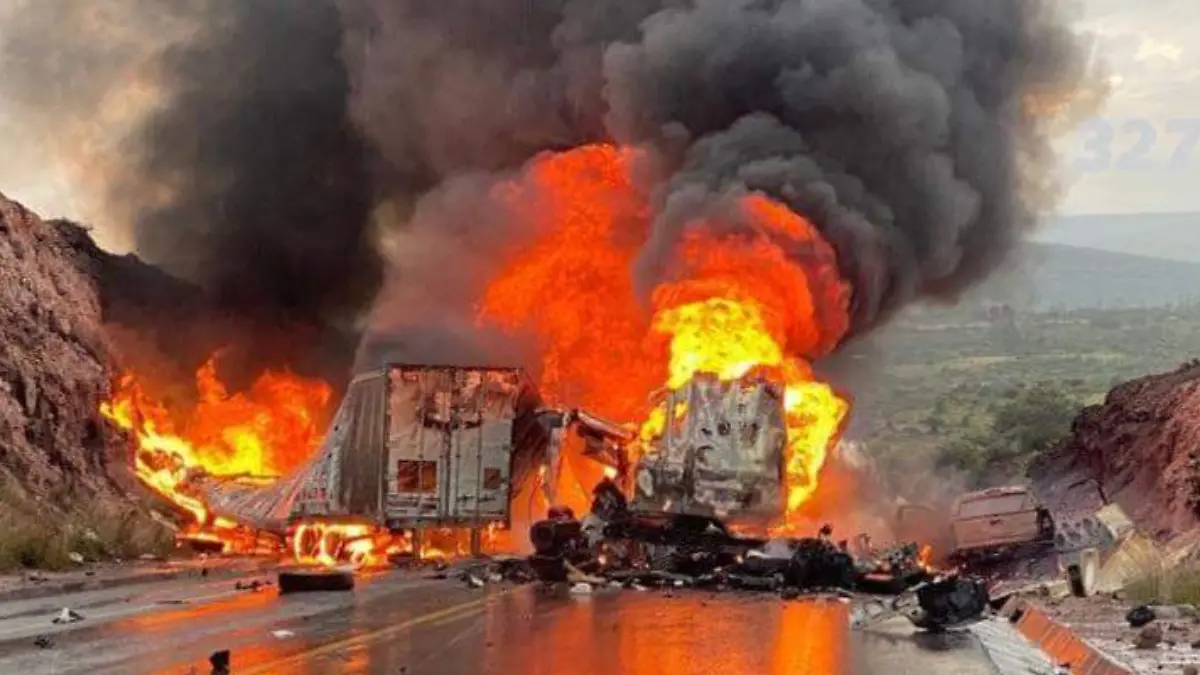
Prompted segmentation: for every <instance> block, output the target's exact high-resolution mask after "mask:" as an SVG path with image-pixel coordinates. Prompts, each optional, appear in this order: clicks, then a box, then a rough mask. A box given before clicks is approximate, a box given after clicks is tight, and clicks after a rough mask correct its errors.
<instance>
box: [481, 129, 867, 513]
mask: <svg viewBox="0 0 1200 675" xmlns="http://www.w3.org/2000/svg"><path fill="white" fill-rule="evenodd" d="M638 159H639V157H638V153H637V151H634V150H631V149H627V148H618V147H615V146H611V145H591V146H584V147H582V148H578V149H575V150H571V151H568V152H565V153H560V154H555V155H547V156H545V157H544V158H542V159H540V160H539V161H537V162H536V163H535V164H534V165H533V166H532V167H531V168H530V169H529V171H528V172H527V173H526V175H525V178H524V179H523V180H522V181H518V182H513V183H508V184H504V185H501V186H500V187H498V188H496V190H495V191H494V194H493V198H495V199H496V200H497V201H498V202H499V203H502V204H503V205H504V207H505V208H507V209H511V210H512V211H513V212H514V214H515V215H516V216H517V217H522V218H528V219H529V220H530V222H531V223H533V224H534V226H535V227H534V229H535V231H536V235H535V238H534V240H533V241H532V242H522V243H521V245H520V246H519V247H516V248H514V250H513V251H512V255H511V257H510V259H509V262H508V264H507V266H506V267H504V269H503V270H502V271H501V272H500V273H499V274H497V275H496V277H495V278H494V279H492V281H491V282H490V283H489V285H488V287H487V290H486V292H485V294H484V298H483V302H482V303H481V305H480V316H481V318H483V319H484V320H488V321H493V322H496V323H499V324H501V325H504V326H508V327H510V328H514V329H515V328H518V327H522V328H526V329H530V330H532V331H533V332H534V333H535V334H536V337H537V338H538V342H539V347H540V348H541V349H542V355H543V356H542V362H541V370H542V377H541V383H542V388H543V393H544V394H545V395H546V396H547V397H549V398H550V399H551V400H552V401H562V402H566V403H571V404H578V405H583V406H585V407H588V408H589V409H592V410H597V411H600V412H602V413H604V414H606V415H610V416H613V417H616V418H617V419H625V420H641V423H640V424H641V426H642V434H641V435H642V437H643V438H647V437H650V436H653V434H654V429H655V428H661V426H662V423H663V420H662V419H661V414H660V415H659V416H658V417H655V416H654V415H653V413H651V411H650V405H649V396H650V394H651V393H652V392H653V391H654V390H656V389H659V388H661V387H663V386H666V387H670V388H677V387H679V386H681V385H683V384H684V383H685V382H686V381H687V380H688V379H689V378H691V377H692V376H693V375H695V374H696V373H699V372H706V373H712V374H715V375H717V376H718V377H720V378H722V379H726V380H729V379H735V378H740V377H742V376H745V375H747V374H749V373H751V372H756V373H761V374H764V375H767V376H768V377H770V378H771V379H773V380H775V381H777V382H779V383H781V384H782V385H783V386H784V387H785V390H786V394H785V406H786V410H787V424H788V447H787V452H786V458H785V464H786V466H785V474H786V480H787V486H788V496H787V513H788V514H789V516H790V515H792V514H796V513H797V512H798V511H799V510H800V508H801V507H802V506H803V505H804V504H805V502H806V501H807V500H809V499H810V498H811V497H812V495H813V493H814V491H815V490H816V486H817V481H818V475H819V473H820V470H821V467H822V466H823V465H824V462H825V458H826V454H827V451H828V449H829V447H830V445H831V444H832V443H833V442H834V441H835V440H836V437H837V434H838V431H839V429H840V426H841V424H842V421H843V420H844V418H845V416H846V414H847V412H848V410H849V405H848V403H847V402H846V400H845V399H843V398H841V397H840V396H839V395H837V394H836V393H835V392H834V391H833V389H831V388H830V387H829V386H828V385H827V384H825V383H822V382H817V381H815V380H814V378H813V373H812V369H811V367H810V365H809V359H813V358H817V357H820V356H822V355H825V354H827V353H829V352H830V351H832V350H833V349H834V348H835V347H836V346H837V344H838V343H839V341H840V340H841V339H842V338H843V337H844V336H845V334H846V332H847V330H848V328H849V321H850V315H849V302H850V288H849V285H848V284H847V283H846V282H845V281H844V280H843V279H842V278H841V276H840V275H839V273H838V269H837V261H836V257H835V255H834V252H833V249H832V247H830V246H829V244H828V243H827V242H825V241H824V239H822V237H821V236H820V233H819V232H818V231H817V230H816V229H815V228H814V227H813V226H812V224H811V223H809V222H808V221H807V220H805V219H804V218H803V217H801V216H799V215H798V214H796V213H795V212H793V211H791V210H790V209H788V208H786V207H785V206H783V205H781V204H779V203H777V202H775V201H773V200H771V199H770V198H768V197H766V196H763V195H761V194H757V193H746V194H744V195H740V196H738V198H737V199H736V200H735V201H734V203H733V205H732V207H731V208H730V209H727V210H728V217H729V218H733V219H737V220H739V221H741V222H742V223H743V224H749V225H750V227H749V229H746V228H739V230H738V233H737V235H736V237H733V236H728V235H723V234H721V232H722V230H723V225H724V223H722V222H712V223H690V224H689V225H690V226H689V227H688V229H687V231H688V235H687V238H686V240H685V241H684V242H683V245H681V246H680V247H678V251H679V256H678V259H677V260H676V261H675V262H676V267H675V269H673V270H671V276H670V279H671V280H670V281H668V282H664V283H662V284H660V285H659V286H657V287H656V288H655V289H654V291H653V293H652V296H651V307H650V311H646V308H645V306H644V304H643V303H642V302H640V301H639V298H638V297H637V295H636V292H635V289H634V287H633V283H632V281H631V274H630V269H631V267H632V266H633V264H634V260H635V257H636V254H637V252H638V249H639V247H640V246H641V243H642V242H643V241H644V240H645V236H646V234H647V232H648V229H649V227H650V224H649V222H650V218H651V217H652V213H651V208H650V205H649V202H648V200H647V199H646V198H645V196H644V195H642V194H641V193H640V192H639V190H638V189H637V187H636V185H635V183H634V181H633V179H632V170H633V167H634V166H635V164H636V162H637V161H638ZM723 215H724V214H718V215H716V216H713V215H710V216H707V217H708V218H714V219H716V220H720V219H721V218H722V217H723ZM797 251H802V252H803V255H797V254H796V252H797ZM597 477H598V476H587V477H582V476H579V477H576V478H577V479H585V478H597ZM557 492H558V493H559V494H567V495H570V494H577V495H578V494H586V491H578V490H576V491H574V492H572V491H571V490H569V489H562V490H558V491H557ZM571 506H573V507H577V508H582V507H585V506H586V504H582V503H580V504H571Z"/></svg>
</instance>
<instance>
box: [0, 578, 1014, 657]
mask: <svg viewBox="0 0 1200 675" xmlns="http://www.w3.org/2000/svg"><path fill="white" fill-rule="evenodd" d="M233 586H234V582H233V581H221V582H209V583H197V582H190V583H188V582H179V583H169V584H156V585H147V586H145V587H141V588H130V589H125V590H123V591H119V592H118V591H106V592H97V593H90V594H88V593H85V594H79V595H76V596H70V597H66V598H48V599H44V600H39V601H24V602H14V603H4V604H3V605H0V674H4V675H8V674H10V673H12V674H19V675H50V674H53V675H70V674H74V673H79V674H83V673H88V674H92V673H96V674H104V673H113V674H120V675H140V674H142V673H196V674H198V675H207V673H208V672H209V666H208V656H209V655H210V654H211V653H212V652H213V651H216V650H220V649H229V650H231V654H232V663H233V671H232V672H233V675H260V674H266V673H272V674H274V673H298V674H308V673H311V674H314V675H316V674H324V673H347V674H376V673H378V674H387V675H397V674H400V673H404V675H476V674H481V675H508V674H510V673H511V674H514V675H516V674H520V675H591V674H593V673H594V674H596V675H691V674H693V673H696V674H702V673H721V674H722V675H742V674H745V675H751V674H753V675H772V674H775V673H778V674H781V675H782V674H784V673H787V674H789V675H791V674H800V673H811V674H812V675H860V674H861V675H906V674H910V673H911V674H912V675H940V674H941V673H946V674H947V675H949V674H951V673H953V675H976V673H978V674H979V675H984V674H985V673H986V674H990V673H992V670H991V668H990V666H989V665H988V662H987V660H986V659H985V657H984V655H983V653H982V651H981V650H980V648H979V646H978V645H977V644H976V643H975V642H974V640H973V638H971V637H970V636H967V635H955V634H951V635H949V636H929V635H923V634H914V633H913V632H912V631H911V630H910V628H909V626H908V624H907V623H905V622H903V621H902V620H901V621H898V622H892V623H888V624H884V625H882V626H879V627H876V628H874V629H872V630H871V631H869V632H863V631H850V630H849V628H848V616H847V607H846V606H845V605H844V604H842V603H841V602H839V601H837V600H798V601H791V602H783V601H781V600H779V599H778V598H774V597H751V596H741V595H733V594H722V595H716V594H709V593H697V592H688V593H663V592H659V591H647V592H642V593H638V592H631V591H623V592H617V591H611V592H607V591H606V592H599V593H596V594H594V595H592V596H585V597H580V596H572V595H569V594H567V593H565V592H557V593H550V592H541V591H537V590H536V589H535V588H533V587H531V586H530V587H522V588H518V589H510V590H504V591H502V590H500V589H488V590H487V591H481V590H472V589H468V588H465V587H464V586H462V585H461V584H459V583H457V582H454V581H448V580H432V579H426V578H423V577H422V576H421V575H419V574H415V573H395V572H394V573H389V574H384V575H378V576H375V577H370V578H365V579H362V580H360V583H359V585H358V588H357V589H356V590H355V591H354V592H351V593H315V594H305V595H294V596H282V597H281V596H279V595H278V594H277V593H276V592H275V590H274V589H267V590H263V591H259V592H248V591H236V590H234V588H233ZM64 603H68V604H70V606H71V607H73V608H75V609H77V610H78V611H79V612H80V613H82V614H83V615H84V616H85V619H84V620H83V621H81V622H78V623H74V624H70V625H67V626H56V625H54V624H52V623H51V619H52V618H53V616H54V615H55V614H56V609H57V608H58V607H61V606H62V604H64ZM279 631H286V632H279ZM38 635H46V636H48V637H49V638H50V639H52V640H53V641H54V646H53V647H51V648H48V649H43V648H39V647H38V646H36V645H35V644H34V641H35V638H36V637H37V636H38Z"/></svg>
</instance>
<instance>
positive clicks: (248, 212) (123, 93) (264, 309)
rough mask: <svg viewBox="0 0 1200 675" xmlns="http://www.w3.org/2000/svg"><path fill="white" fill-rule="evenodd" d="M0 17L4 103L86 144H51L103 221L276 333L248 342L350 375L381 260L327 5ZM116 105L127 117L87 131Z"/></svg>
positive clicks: (63, 6) (91, 8)
mask: <svg viewBox="0 0 1200 675" xmlns="http://www.w3.org/2000/svg"><path fill="white" fill-rule="evenodd" d="M5 18H6V22H5V25H4V27H3V29H2V30H0V59H2V61H0V74H2V76H0V81H3V84H0V90H2V91H3V93H4V94H5V97H6V105H9V106H13V107H15V108H17V109H19V110H20V111H21V114H20V117H21V118H22V119H26V120H29V121H30V125H31V128H34V129H36V130H37V131H38V132H40V133H41V134H44V135H45V136H46V137H47V139H49V138H52V137H53V136H55V135H58V134H63V133H64V132H66V131H71V132H73V133H72V134H70V135H69V136H70V137H72V138H76V139H79V140H83V141H86V143H70V144H62V145H60V144H54V143H52V142H50V141H49V140H48V141H47V143H46V144H45V145H46V150H47V154H48V155H50V156H51V160H50V161H58V162H62V163H68V164H71V163H74V164H81V165H82V166H83V168H84V169H85V170H84V171H83V172H82V173H83V174H84V177H83V180H84V181H85V182H88V183H89V187H93V188H94V189H95V190H96V191H97V192H100V193H102V194H103V201H104V202H105V203H106V204H107V206H108V208H109V209H110V212H109V214H108V216H109V218H108V220H109V221H110V223H109V225H110V226H114V227H124V228H128V235H129V239H130V240H131V241H132V244H133V246H134V248H135V249H136V251H137V253H138V254H139V255H141V256H142V257H144V258H146V259H147V260H149V261H150V262H153V263H156V264H159V265H161V266H162V267H164V268H166V269H167V270H168V271H170V272H172V273H175V274H177V275H179V276H182V277H185V278H187V279H189V280H192V281H195V282H198V283H199V284H201V285H202V286H203V287H204V288H206V289H207V290H208V291H209V293H210V295H211V297H212V298H213V300H214V302H215V303H216V304H217V306H218V307H220V308H222V309H223V310H227V311H228V312H231V313H233V314H235V315H237V316H240V317H245V318H248V319H249V320H250V321H252V322H253V323H255V324H256V325H257V326H259V327H260V328H261V331H259V330H256V331H255V332H256V333H258V334H260V335H267V334H271V333H276V338H278V337H279V335H278V333H283V334H284V335H286V336H288V339H286V340H279V339H274V340H271V342H270V346H268V345H267V344H261V345H256V346H257V347H258V349H259V350H260V351H261V352H262V354H263V359H264V360H268V361H269V360H274V359H273V357H274V355H275V354H285V356H282V358H281V360H282V359H295V360H301V361H302V360H305V359H307V358H309V357H313V356H317V355H318V354H319V358H317V359H316V360H319V361H327V362H330V363H331V364H336V363H338V362H340V363H341V365H340V366H338V365H331V366H329V367H331V368H332V369H333V370H335V371H342V370H344V369H345V367H346V365H347V354H348V353H351V352H352V351H353V345H354V344H355V342H356V337H355V336H354V335H353V333H354V325H353V322H354V321H355V320H356V319H357V316H358V314H359V313H361V312H362V310H363V309H364V307H365V306H366V305H367V304H368V303H369V302H370V299H371V298H372V297H373V295H374V292H375V290H376V288H377V286H378V284H379V281H380V277H381V263H380V260H379V257H378V255H377V253H376V251H375V248H374V245H373V240H372V232H371V227H370V210H371V208H372V207H373V205H374V202H375V199H374V193H373V188H372V181H371V175H370V170H371V158H370V152H369V149H368V147H367V145H366V144H365V143H364V142H363V141H362V139H361V137H360V135H359V133H358V131H357V130H356V128H355V126H354V124H353V123H352V122H351V120H350V119H349V117H348V114H347V106H348V101H349V94H350V79H349V75H348V72H347V68H346V62H345V59H344V55H343V37H344V30H343V25H342V16H341V14H340V12H339V10H338V8H337V7H336V5H335V4H334V3H333V1H332V0H305V1H303V2H301V1H295V0H153V1H151V0H96V1H94V2H73V1H72V0H21V1H19V2H18V4H17V5H16V6H14V7H13V8H10V11H9V15H8V16H6V17H5ZM110 108H111V109H113V110H116V111H130V110H137V111H138V114H136V115H126V118H123V119H120V120H116V121H113V120H105V119H101V120H99V122H101V123H98V121H97V115H98V112H100V111H103V110H106V109H110ZM106 121H108V122H112V123H107V124H106V123H102V122H106ZM117 122H119V123H117ZM33 125H36V126H33ZM114 222H115V225H113V223H114ZM331 350H332V351H334V352H339V351H340V355H338V354H336V353H335V354H332V355H330V354H328V352H329V351H331Z"/></svg>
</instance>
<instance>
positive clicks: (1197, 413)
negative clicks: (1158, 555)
mask: <svg viewBox="0 0 1200 675" xmlns="http://www.w3.org/2000/svg"><path fill="white" fill-rule="evenodd" d="M1029 475H1030V478H1031V479H1032V480H1033V482H1034V486H1035V488H1036V489H1037V490H1038V493H1039V494H1040V495H1041V496H1042V498H1043V499H1044V500H1046V501H1048V502H1049V503H1050V504H1051V505H1052V507H1053V508H1058V509H1086V508H1094V507H1096V506H1098V505H1100V504H1102V503H1105V502H1115V503H1117V504H1119V505H1120V506H1121V508H1123V509H1124V510H1125V512H1126V513H1128V514H1129V516H1130V517H1131V518H1132V519H1133V520H1134V521H1135V522H1136V523H1137V524H1138V526H1139V527H1140V528H1141V529H1142V531H1143V532H1145V533H1147V534H1153V535H1155V536H1159V537H1169V536H1171V535H1174V534H1179V533H1185V532H1190V531H1193V530H1195V529H1196V527H1197V526H1198V525H1200V361H1196V362H1192V363H1187V364H1184V365H1183V366H1181V367H1180V368H1179V369H1177V370H1175V371H1174V372H1171V373H1165V374H1161V375H1151V376H1148V377H1143V378H1140V379H1137V380H1133V381H1131V382H1127V383H1125V384H1122V385H1120V386H1118V387H1116V388H1115V389H1113V390H1112V391H1111V392H1109V394H1108V397H1107V398H1106V399H1105V401H1104V403H1103V404H1101V405H1095V406H1090V407H1088V408H1085V409H1084V410H1083V411H1082V412H1081V413H1080V414H1079V416H1078V417H1077V418H1076V419H1075V421H1074V423H1073V424H1072V428H1071V434H1070V436H1068V437H1067V438H1066V439H1064V440H1063V441H1062V442H1060V443H1059V444H1058V445H1057V446H1055V447H1054V448H1053V449H1052V450H1051V451H1049V452H1047V453H1046V454H1044V455H1043V456H1041V457H1039V458H1038V459H1037V460H1036V461H1035V462H1034V463H1033V464H1032V466H1031V467H1030V471H1029Z"/></svg>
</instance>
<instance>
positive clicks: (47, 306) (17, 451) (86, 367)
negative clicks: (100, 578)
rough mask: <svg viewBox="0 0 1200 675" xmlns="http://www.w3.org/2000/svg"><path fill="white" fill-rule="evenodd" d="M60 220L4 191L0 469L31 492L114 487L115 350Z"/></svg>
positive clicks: (0, 216) (0, 218) (0, 220)
mask: <svg viewBox="0 0 1200 675" xmlns="http://www.w3.org/2000/svg"><path fill="white" fill-rule="evenodd" d="M70 246H71V243H70V241H69V240H68V238H67V237H64V236H63V232H62V231H60V230H59V229H58V228H56V227H54V226H52V225H50V224H47V223H45V222H43V221H41V220H40V219H38V218H37V216H35V215H34V214H32V213H30V212H29V211H27V210H26V209H25V208H23V207H22V206H20V205H19V204H16V203H14V202H11V201H8V200H7V199H5V198H4V197H3V195H0V472H3V473H5V474H8V476H9V477H10V478H12V479H15V483H16V484H17V485H18V486H19V487H21V488H23V489H25V490H27V491H29V492H30V493H32V494H34V495H44V494H46V493H48V492H50V491H51V490H57V491H65V492H69V493H73V494H78V495H84V496H86V495H97V494H106V493H107V494H111V493H113V492H114V491H115V486H114V485H113V484H112V483H111V482H110V481H109V480H108V478H107V474H106V471H105V459H106V454H107V453H106V450H107V448H108V447H109V444H110V443H111V442H112V440H113V436H112V434H111V432H109V431H108V430H107V425H106V424H105V422H104V420H103V418H102V417H101V416H100V412H99V405H100V401H101V400H102V399H103V397H104V396H105V394H106V392H107V390H108V386H109V379H110V376H111V370H110V364H111V363H112V362H113V356H114V353H113V350H112V347H111V345H110V343H109V341H108V339H107V337H106V336H105V334H104V330H103V327H102V318H101V307H100V298H99V295H98V294H97V292H96V288H95V286H94V285H93V284H92V283H91V281H90V280H89V279H88V278H87V277H86V276H85V275H84V274H82V273H81V272H80V271H79V270H78V269H77V268H76V267H75V265H74V258H73V255H72V254H71V253H70V251H69V249H70Z"/></svg>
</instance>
